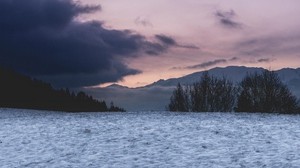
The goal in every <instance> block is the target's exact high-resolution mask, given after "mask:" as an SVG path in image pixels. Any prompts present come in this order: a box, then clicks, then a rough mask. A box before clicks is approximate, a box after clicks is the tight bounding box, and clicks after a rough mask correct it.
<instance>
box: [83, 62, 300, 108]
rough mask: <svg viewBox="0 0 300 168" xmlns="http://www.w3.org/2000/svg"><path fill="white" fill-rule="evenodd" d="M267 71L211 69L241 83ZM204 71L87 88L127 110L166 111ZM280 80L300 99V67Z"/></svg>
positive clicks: (282, 72)
mask: <svg viewBox="0 0 300 168" xmlns="http://www.w3.org/2000/svg"><path fill="white" fill-rule="evenodd" d="M263 70H264V69H263V68H253V67H244V66H229V67H225V68H213V69H210V70H208V72H209V74H210V75H213V76H215V77H223V76H224V77H226V78H227V79H229V80H231V81H233V82H234V83H239V82H240V81H241V80H242V79H243V78H244V77H245V76H246V75H247V74H248V73H255V72H258V73H259V72H262V71H263ZM202 73H203V71H201V72H196V73H192V74H189V75H186V76H183V77H180V78H172V79H167V80H159V81H157V82H154V83H152V84H150V85H147V86H144V87H139V88H128V87H124V86H121V85H116V84H114V85H111V86H108V87H106V88H93V89H86V90H85V91H86V92H88V93H89V94H91V95H93V96H94V97H96V98H101V99H105V100H107V101H113V102H115V103H117V104H118V105H120V106H122V107H124V108H125V109H126V110H129V111H133V110H137V111H149V110H164V109H165V106H166V105H167V104H168V102H169V98H170V96H171V94H172V91H173V89H174V88H175V87H176V85H177V84H178V83H181V84H183V85H189V84H192V83H194V82H197V81H199V79H200V77H201V76H202ZM276 73H277V74H278V75H279V77H280V79H281V80H282V81H283V82H284V83H285V84H286V85H287V86H288V87H289V88H290V90H291V91H292V92H293V94H294V95H296V96H297V97H298V98H300V68H297V69H292V68H284V69H281V70H278V71H276Z"/></svg>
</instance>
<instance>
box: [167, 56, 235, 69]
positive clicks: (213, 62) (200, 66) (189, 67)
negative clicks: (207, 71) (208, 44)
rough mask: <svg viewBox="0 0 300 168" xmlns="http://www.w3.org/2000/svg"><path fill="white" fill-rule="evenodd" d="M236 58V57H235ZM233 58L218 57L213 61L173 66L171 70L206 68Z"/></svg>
mask: <svg viewBox="0 0 300 168" xmlns="http://www.w3.org/2000/svg"><path fill="white" fill-rule="evenodd" d="M234 58H236V57H234ZM232 59H233V58H231V59H229V60H226V59H216V60H212V61H207V62H203V63H201V64H196V65H191V66H186V67H173V68H171V70H181V69H204V68H208V67H212V66H216V65H218V64H222V63H227V62H228V61H235V60H232Z"/></svg>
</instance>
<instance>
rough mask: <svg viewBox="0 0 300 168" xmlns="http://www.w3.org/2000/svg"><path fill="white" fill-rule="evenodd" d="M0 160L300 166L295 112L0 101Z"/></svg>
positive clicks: (17, 163) (3, 163) (83, 165)
mask: <svg viewBox="0 0 300 168" xmlns="http://www.w3.org/2000/svg"><path fill="white" fill-rule="evenodd" d="M0 141H1V142H0V167H1V168H5V167H7V168H13V167H22V168H23V167H30V168H34V167H47V168H48V167H59V168H64V167H72V168H73V167H78V168H88V167H95V168H98V167H155V168H156V167H163V168H165V167H251V168H252V167H299V166H300V116H293V115H271V114H246V113H244V114H234V113H170V112H129V113H76V114H74V113H73V114H71V113H57V112H44V111H33V110H12V109H0Z"/></svg>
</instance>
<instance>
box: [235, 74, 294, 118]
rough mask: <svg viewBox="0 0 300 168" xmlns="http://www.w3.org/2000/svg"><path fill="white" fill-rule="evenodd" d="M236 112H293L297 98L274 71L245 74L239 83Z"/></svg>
mask: <svg viewBox="0 0 300 168" xmlns="http://www.w3.org/2000/svg"><path fill="white" fill-rule="evenodd" d="M240 88H241V92H240V94H239V97H238V103H237V108H236V111H237V112H280V113H295V112H296V111H297V98H296V97H295V96H293V95H292V93H291V92H290V90H289V89H288V88H287V86H286V85H284V84H283V83H282V81H281V80H280V79H279V77H278V75H277V74H276V73H275V72H272V71H268V70H265V71H264V72H263V73H261V74H258V73H255V74H252V75H249V74H248V75H247V76H246V77H245V78H244V79H243V81H242V82H241V83H240Z"/></svg>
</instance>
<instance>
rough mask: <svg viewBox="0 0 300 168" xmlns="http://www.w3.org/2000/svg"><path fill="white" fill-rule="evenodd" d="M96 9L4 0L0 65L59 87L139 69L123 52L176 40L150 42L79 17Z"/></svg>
mask: <svg viewBox="0 0 300 168" xmlns="http://www.w3.org/2000/svg"><path fill="white" fill-rule="evenodd" d="M97 10H100V6H83V5H80V4H78V3H75V2H74V1H72V0H26V1H22V0H1V1H0V37H1V38H0V66H5V67H9V68H13V69H15V70H17V71H20V72H22V73H25V74H28V75H30V76H33V77H38V78H41V79H43V80H46V81H48V82H51V83H52V84H54V85H55V86H57V87H80V86H91V85H96V84H99V83H104V82H115V81H118V80H121V79H122V78H123V77H124V76H127V75H133V74H137V73H140V71H139V70H136V69H131V68H129V67H127V66H126V65H125V64H124V63H123V60H124V58H134V57H137V56H140V55H142V54H141V53H143V52H145V53H148V54H152V55H158V54H160V53H162V52H165V51H167V49H168V48H169V47H171V46H172V45H173V43H174V44H176V42H175V40H174V41H172V40H170V39H168V38H167V37H163V36H158V37H156V38H157V41H158V42H150V41H148V40H147V39H145V37H144V36H142V35H139V34H137V33H133V32H131V31H128V30H111V29H106V28H104V27H103V25H102V23H101V22H99V21H89V22H80V21H76V18H77V16H79V15H81V14H89V13H91V12H95V11H97Z"/></svg>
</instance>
